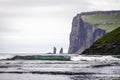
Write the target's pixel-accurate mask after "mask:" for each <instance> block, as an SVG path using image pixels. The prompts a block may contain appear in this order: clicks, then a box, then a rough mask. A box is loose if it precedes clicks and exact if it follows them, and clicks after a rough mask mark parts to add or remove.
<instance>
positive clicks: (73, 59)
mask: <svg viewBox="0 0 120 80" xmlns="http://www.w3.org/2000/svg"><path fill="white" fill-rule="evenodd" d="M71 60H72V61H83V60H85V61H110V60H120V59H118V58H115V57H112V56H97V57H91V56H82V55H79V56H76V57H71Z"/></svg>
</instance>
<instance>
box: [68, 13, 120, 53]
mask: <svg viewBox="0 0 120 80" xmlns="http://www.w3.org/2000/svg"><path fill="white" fill-rule="evenodd" d="M119 18H120V11H96V12H86V13H81V14H77V16H75V17H74V18H73V22H72V30H71V33H70V45H69V50H68V53H69V54H80V53H82V52H83V51H84V50H85V49H86V48H89V47H90V46H91V45H92V44H93V43H94V42H95V41H96V40H97V39H98V38H100V37H102V36H103V35H104V34H106V33H107V32H109V31H112V30H114V29H115V28H117V27H118V25H119V24H120V23H119ZM113 26H114V27H113Z"/></svg>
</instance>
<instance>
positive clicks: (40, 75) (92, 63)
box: [0, 55, 120, 80]
mask: <svg viewBox="0 0 120 80" xmlns="http://www.w3.org/2000/svg"><path fill="white" fill-rule="evenodd" d="M8 57H10V56H8ZM117 57H118V56H116V57H113V56H81V55H80V56H73V57H72V58H71V61H47V60H46V61H45V60H44V61H42V60H9V61H7V60H0V80H120V58H117ZM1 58H2V57H1ZM4 58H5V56H4Z"/></svg>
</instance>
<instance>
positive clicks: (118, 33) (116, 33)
mask: <svg viewBox="0 0 120 80" xmlns="http://www.w3.org/2000/svg"><path fill="white" fill-rule="evenodd" d="M114 42H120V27H119V28H117V29H115V30H113V31H112V32H110V33H108V34H106V35H104V36H103V37H102V38H100V39H98V40H97V41H96V43H100V44H105V43H114Z"/></svg>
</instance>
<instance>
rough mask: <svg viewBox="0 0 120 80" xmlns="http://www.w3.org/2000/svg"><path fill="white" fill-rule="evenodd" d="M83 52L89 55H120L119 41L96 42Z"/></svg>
mask: <svg viewBox="0 0 120 80" xmlns="http://www.w3.org/2000/svg"><path fill="white" fill-rule="evenodd" d="M82 54H86V55H87V54H89V55H120V42H119V43H106V44H98V43H94V44H93V45H92V46H91V47H90V48H88V49H86V50H85V51H84V52H83V53H82Z"/></svg>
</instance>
